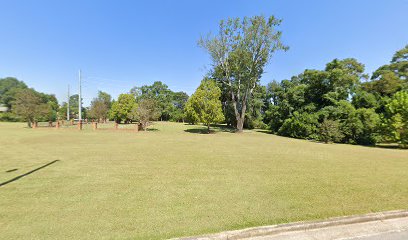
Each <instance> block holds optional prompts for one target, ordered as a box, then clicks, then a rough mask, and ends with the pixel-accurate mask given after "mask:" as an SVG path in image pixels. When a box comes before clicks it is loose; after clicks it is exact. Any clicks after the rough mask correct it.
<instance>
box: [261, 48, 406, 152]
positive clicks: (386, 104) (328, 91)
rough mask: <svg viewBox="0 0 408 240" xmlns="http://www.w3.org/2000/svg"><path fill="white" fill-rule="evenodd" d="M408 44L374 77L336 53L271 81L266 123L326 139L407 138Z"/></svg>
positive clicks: (273, 128)
mask: <svg viewBox="0 0 408 240" xmlns="http://www.w3.org/2000/svg"><path fill="white" fill-rule="evenodd" d="M407 73H408V46H406V47H405V48H403V49H401V50H400V51H398V52H396V53H395V55H394V57H393V59H392V61H391V63H390V64H387V65H384V66H382V67H380V68H379V69H378V70H376V71H375V72H374V73H373V74H372V75H371V78H370V79H369V78H368V75H367V74H365V73H364V65H363V64H361V63H359V62H358V61H357V60H355V59H351V58H349V59H343V60H338V59H335V60H333V61H332V62H330V63H328V64H327V65H326V68H325V69H324V70H305V71H304V72H303V73H301V74H299V75H297V76H294V77H292V78H291V79H290V80H283V81H281V82H279V83H278V82H275V81H274V82H271V83H269V84H268V86H267V87H266V97H267V101H266V104H265V108H264V113H265V115H264V123H265V124H267V126H268V127H269V128H270V130H271V131H272V132H274V133H277V134H279V135H282V136H289V137H294V138H303V139H314V140H319V141H324V142H341V143H352V144H362V145H372V144H375V143H377V142H400V143H401V144H403V145H406V144H408V91H407V90H408V80H407Z"/></svg>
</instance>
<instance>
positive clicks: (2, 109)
mask: <svg viewBox="0 0 408 240" xmlns="http://www.w3.org/2000/svg"><path fill="white" fill-rule="evenodd" d="M8 110H9V108H8V107H7V106H6V105H4V104H0V112H8Z"/></svg>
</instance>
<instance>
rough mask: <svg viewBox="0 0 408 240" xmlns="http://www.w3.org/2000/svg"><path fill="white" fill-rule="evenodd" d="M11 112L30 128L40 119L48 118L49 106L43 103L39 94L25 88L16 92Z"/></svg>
mask: <svg viewBox="0 0 408 240" xmlns="http://www.w3.org/2000/svg"><path fill="white" fill-rule="evenodd" d="M12 110H13V113H15V114H16V115H18V116H19V117H21V119H23V120H25V121H27V123H28V126H29V127H31V123H33V122H36V121H38V120H40V119H41V118H42V117H45V118H48V115H49V113H50V110H51V109H50V105H49V104H47V103H44V101H43V99H42V98H41V95H40V94H39V93H37V92H36V91H34V90H32V89H28V88H27V89H19V90H18V91H17V93H16V95H15V100H14V101H13V102H12Z"/></svg>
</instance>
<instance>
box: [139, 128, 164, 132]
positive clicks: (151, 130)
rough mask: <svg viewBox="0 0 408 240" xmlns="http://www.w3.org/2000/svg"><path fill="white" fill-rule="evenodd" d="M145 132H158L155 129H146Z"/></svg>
mask: <svg viewBox="0 0 408 240" xmlns="http://www.w3.org/2000/svg"><path fill="white" fill-rule="evenodd" d="M141 131H143V130H141ZM146 131H148V132H158V131H160V130H159V129H157V128H147V129H146Z"/></svg>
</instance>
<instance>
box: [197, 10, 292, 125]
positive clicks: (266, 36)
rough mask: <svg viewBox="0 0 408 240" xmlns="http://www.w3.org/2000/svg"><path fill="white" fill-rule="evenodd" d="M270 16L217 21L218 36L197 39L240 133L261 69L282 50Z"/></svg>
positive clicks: (283, 46) (275, 21)
mask: <svg viewBox="0 0 408 240" xmlns="http://www.w3.org/2000/svg"><path fill="white" fill-rule="evenodd" d="M280 23H281V20H279V19H276V18H275V17H274V16H271V17H269V18H265V17H264V16H254V17H250V18H249V17H245V18H243V19H240V18H230V19H228V20H226V21H221V23H220V27H219V33H218V35H216V36H211V35H209V36H208V37H206V38H201V39H200V40H199V45H200V46H201V47H203V48H204V49H206V50H207V51H208V53H209V54H210V56H211V59H212V62H213V66H214V71H213V72H214V77H215V78H216V79H217V80H218V81H219V82H221V83H222V88H223V90H224V91H227V92H228V95H229V98H230V101H231V104H232V108H233V110H234V115H235V118H236V128H237V129H238V132H242V130H243V126H244V121H245V114H246V111H247V104H248V101H249V100H250V98H251V96H252V93H253V91H254V89H255V88H256V87H257V85H258V84H259V81H260V78H261V76H262V74H263V72H264V67H265V65H266V64H268V62H269V61H270V59H271V57H272V54H273V53H274V52H275V51H277V50H286V49H287V47H286V46H285V45H283V44H282V42H281V35H282V34H281V32H280V31H278V30H277V27H278V26H279V25H280Z"/></svg>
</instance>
